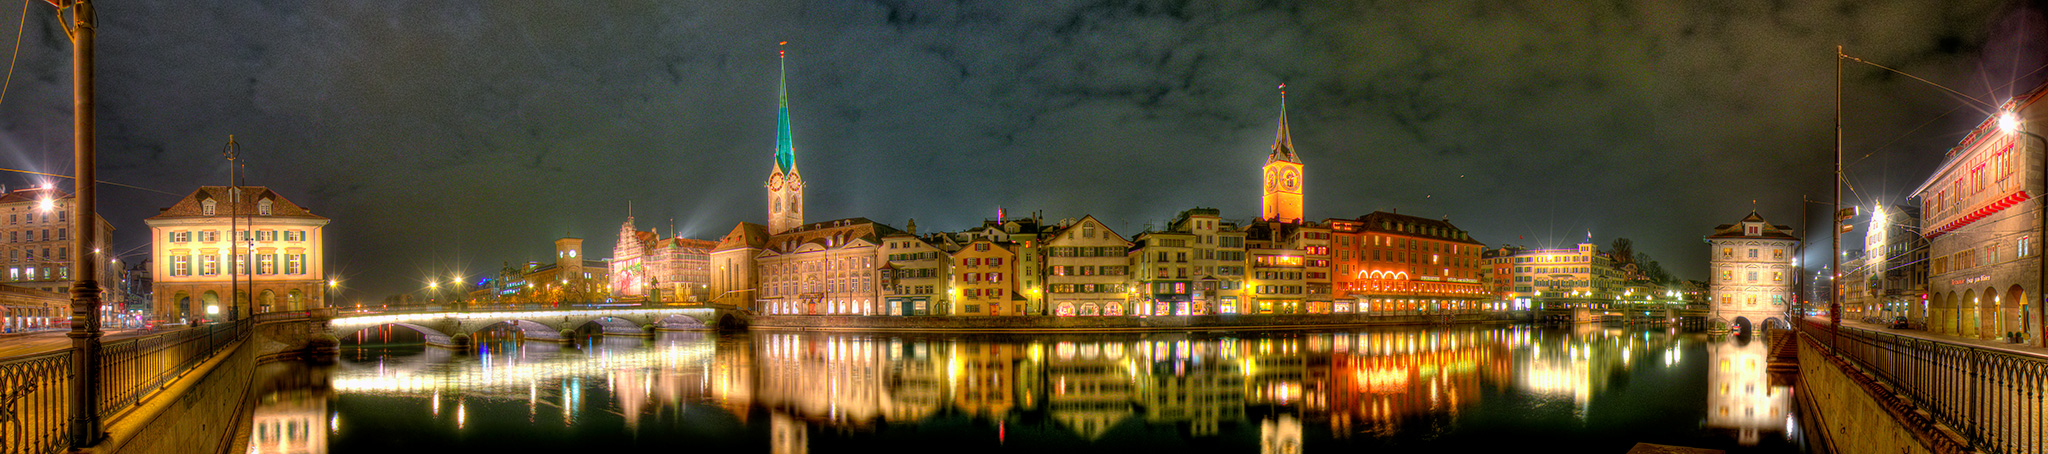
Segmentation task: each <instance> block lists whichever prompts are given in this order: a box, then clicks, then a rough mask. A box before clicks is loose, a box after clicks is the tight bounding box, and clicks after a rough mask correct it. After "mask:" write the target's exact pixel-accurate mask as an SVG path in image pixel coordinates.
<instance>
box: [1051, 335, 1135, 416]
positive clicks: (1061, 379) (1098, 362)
mask: <svg viewBox="0 0 2048 454" xmlns="http://www.w3.org/2000/svg"><path fill="white" fill-rule="evenodd" d="M1052 350H1053V354H1052V358H1050V359H1049V360H1047V361H1046V366H1045V371H1046V387H1047V388H1048V389H1047V391H1048V392H1047V394H1048V395H1047V396H1046V399H1045V400H1046V408H1047V412H1048V413H1050V414H1051V416H1052V418H1053V419H1054V420H1056V421H1059V422H1060V423H1061V424H1065V425H1066V426H1067V429H1069V430H1072V431H1074V433H1077V434H1080V435H1081V438H1083V439H1087V440H1095V439H1097V438H1099V437H1101V436H1102V433H1103V432H1104V431H1107V430H1109V427H1110V426H1113V425H1116V423H1117V422H1118V421H1122V420H1123V419H1124V418H1127V417H1130V416H1131V414H1132V413H1133V411H1132V408H1131V402H1132V400H1133V398H1134V397H1136V394H1135V393H1133V392H1132V389H1131V388H1132V386H1131V385H1132V383H1133V382H1135V381H1136V375H1137V366H1136V365H1135V364H1133V362H1132V360H1131V359H1130V358H1129V356H1128V355H1127V354H1128V352H1126V351H1125V346H1124V344H1122V343H1115V342H1099V343H1098V342H1078V343H1077V342H1058V343H1054V344H1053V349H1052Z"/></svg>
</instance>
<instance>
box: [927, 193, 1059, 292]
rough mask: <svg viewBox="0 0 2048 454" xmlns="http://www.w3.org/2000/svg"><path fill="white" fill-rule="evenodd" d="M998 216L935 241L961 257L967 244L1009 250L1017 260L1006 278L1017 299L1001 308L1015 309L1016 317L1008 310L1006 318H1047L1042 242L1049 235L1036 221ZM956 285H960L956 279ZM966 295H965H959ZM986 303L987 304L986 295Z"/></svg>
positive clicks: (999, 212)
mask: <svg viewBox="0 0 2048 454" xmlns="http://www.w3.org/2000/svg"><path fill="white" fill-rule="evenodd" d="M996 213H997V215H996V218H995V219H989V220H985V221H982V223H981V225H980V226H978V227H975V228H971V229H967V230H962V231H959V232H953V233H944V234H937V235H934V238H933V241H936V242H937V243H939V244H937V246H938V247H940V248H942V249H945V250H946V251H947V252H949V253H960V252H961V250H962V249H965V248H966V247H967V245H968V244H970V243H974V242H978V241H986V242H989V243H991V244H993V245H995V247H1000V248H1002V249H1005V250H1008V251H1009V252H1010V253H1011V254H1013V255H1014V257H1012V258H1011V260H1010V261H1007V262H1005V263H1007V264H1008V265H1006V266H1008V267H1009V268H1010V272H1011V274H1010V276H1009V277H1006V278H1007V279H1010V280H1012V281H1014V282H1013V284H1012V286H1011V289H1012V290H1014V292H1012V293H1014V296H1012V297H1011V298H1010V301H1007V302H1003V303H1001V304H1002V305H1003V306H1004V307H1011V306H1014V307H1015V308H1016V313H1014V314H1012V313H1011V312H1010V311H1008V310H1005V311H1004V312H1003V315H1047V314H1046V312H1045V311H1046V306H1045V286H1044V285H1043V284H1042V283H1043V282H1045V281H1044V279H1045V276H1044V273H1045V268H1043V267H1041V266H1040V265H1041V264H1043V263H1045V243H1044V241H1042V240H1041V239H1042V238H1044V237H1045V236H1046V235H1047V231H1046V229H1045V227H1043V226H1042V225H1041V224H1040V223H1039V221H1038V218H1037V217H1023V218H1008V217H1004V216H1003V214H1002V211H1001V210H997V212H996ZM974 252H981V251H974ZM958 262H959V261H958V260H955V261H953V265H955V266H957V265H958V264H959V263H958ZM983 278H984V279H985V278H986V276H983ZM954 282H958V277H957V276H956V277H955V279H954ZM984 284H986V282H984ZM966 294H967V292H964V291H963V292H961V293H960V295H966ZM948 296H949V297H951V299H952V301H953V302H954V303H955V304H954V305H953V306H952V307H953V308H954V311H955V312H954V313H955V314H959V313H960V312H959V310H960V309H961V307H960V306H959V305H958V304H959V302H960V301H961V298H960V297H958V296H955V295H951V294H949V295H948ZM983 299H984V300H986V295H984V298H983Z"/></svg>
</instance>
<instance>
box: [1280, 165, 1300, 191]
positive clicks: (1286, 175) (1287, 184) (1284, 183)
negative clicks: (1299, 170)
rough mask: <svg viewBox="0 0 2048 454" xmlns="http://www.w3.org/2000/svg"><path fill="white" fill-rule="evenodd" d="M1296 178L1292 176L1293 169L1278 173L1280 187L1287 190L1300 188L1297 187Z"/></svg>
mask: <svg viewBox="0 0 2048 454" xmlns="http://www.w3.org/2000/svg"><path fill="white" fill-rule="evenodd" d="M1296 180H1297V179H1296V178H1295V177H1294V171H1292V170H1289V171H1286V172H1282V173H1281V174H1280V189H1282V190H1285V191H1288V192H1294V191H1299V190H1301V189H1300V188H1299V187H1297V185H1299V184H1300V183H1299V182H1298V181H1296Z"/></svg>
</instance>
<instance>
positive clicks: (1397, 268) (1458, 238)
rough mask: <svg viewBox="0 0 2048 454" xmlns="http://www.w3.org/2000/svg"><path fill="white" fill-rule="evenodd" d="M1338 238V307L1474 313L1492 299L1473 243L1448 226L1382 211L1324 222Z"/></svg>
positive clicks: (1476, 244) (1477, 246) (1477, 247)
mask: <svg viewBox="0 0 2048 454" xmlns="http://www.w3.org/2000/svg"><path fill="white" fill-rule="evenodd" d="M1324 223H1325V224H1326V225H1329V226H1330V230H1331V232H1332V233H1333V234H1334V235H1335V236H1336V238H1335V242H1336V247H1337V253H1336V267H1335V269H1334V270H1333V271H1335V273H1334V274H1335V275H1336V277H1335V283H1336V292H1337V300H1338V301H1340V302H1341V301H1350V302H1351V303H1352V304H1354V305H1355V306H1356V307H1359V308H1368V310H1370V311H1374V312H1382V311H1398V310H1427V311H1446V310H1448V311H1476V310H1479V309H1481V305H1482V304H1483V303H1485V302H1487V301H1492V300H1494V299H1495V297H1494V296H1493V295H1491V294H1489V293H1488V292H1487V289H1486V287H1485V286H1484V285H1482V284H1481V283H1480V279H1481V278H1482V277H1484V275H1485V272H1484V271H1483V269H1482V264H1483V261H1482V259H1481V257H1480V251H1481V250H1483V249H1485V248H1486V245H1485V244H1484V243H1481V242H1479V241H1477V240H1474V239H1472V235H1470V234H1468V233H1466V232H1465V231H1464V230H1463V229H1459V228H1458V226H1456V225H1453V224H1451V222H1450V221H1449V220H1437V219H1428V218H1420V217H1415V216H1408V215H1402V214H1396V213H1388V212H1383V211H1375V212H1373V213H1372V214H1368V215H1365V216H1361V217H1359V218H1358V219H1330V220H1326V221H1324Z"/></svg>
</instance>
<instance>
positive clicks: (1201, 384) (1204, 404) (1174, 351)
mask: <svg viewBox="0 0 2048 454" xmlns="http://www.w3.org/2000/svg"><path fill="white" fill-rule="evenodd" d="M1222 342H1227V343H1231V344H1235V343H1236V342H1237V341H1236V340H1235V339H1230V340H1224V341H1222ZM1220 345H1221V344H1219V342H1217V341H1195V342H1191V341H1187V340H1180V341H1174V342H1166V341H1151V342H1139V343H1138V344H1137V349H1138V351H1139V352H1141V353H1142V354H1143V355H1144V361H1143V362H1142V363H1141V364H1144V365H1145V366H1146V367H1144V368H1143V370H1142V372H1143V373H1142V374H1141V376H1140V377H1139V382H1138V393H1137V396H1136V397H1137V398H1138V403H1139V404H1140V405H1142V406H1144V408H1145V420H1146V421H1149V422H1155V423H1161V422H1163V423H1173V422H1185V423H1187V424H1188V432H1189V434H1191V435H1194V436H1197V437H1200V436H1208V435H1215V434H1217V433H1218V432H1220V431H1221V426H1222V424H1223V422H1225V421H1229V422H1236V421H1240V420H1243V419H1244V369H1243V367H1242V365H1241V364H1240V363H1238V362H1237V361H1235V360H1234V358H1233V357H1234V356H1235V355H1228V354H1226V353H1228V349H1227V348H1223V347H1221V346H1220Z"/></svg>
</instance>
